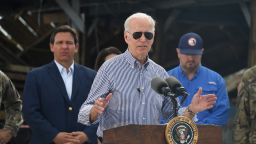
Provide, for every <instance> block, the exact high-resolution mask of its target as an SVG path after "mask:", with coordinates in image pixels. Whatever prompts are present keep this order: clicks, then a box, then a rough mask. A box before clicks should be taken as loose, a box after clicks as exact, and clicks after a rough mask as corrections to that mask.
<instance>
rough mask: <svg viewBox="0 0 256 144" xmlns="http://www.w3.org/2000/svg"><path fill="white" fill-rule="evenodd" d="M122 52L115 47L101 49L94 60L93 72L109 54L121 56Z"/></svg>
mask: <svg viewBox="0 0 256 144" xmlns="http://www.w3.org/2000/svg"><path fill="white" fill-rule="evenodd" d="M121 53H122V52H121V51H120V50H119V49H118V48H116V47H113V46H111V47H107V48H104V49H102V50H101V51H100V52H99V53H98V55H97V58H96V62H95V65H94V69H95V70H98V69H99V68H100V67H101V65H102V64H103V63H104V62H105V58H106V57H107V56H108V55H110V54H117V55H119V54H121Z"/></svg>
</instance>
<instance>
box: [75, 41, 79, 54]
mask: <svg viewBox="0 0 256 144" xmlns="http://www.w3.org/2000/svg"><path fill="white" fill-rule="evenodd" d="M78 49H79V44H78V43H77V44H76V48H75V53H77V52H78Z"/></svg>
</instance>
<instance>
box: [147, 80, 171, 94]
mask: <svg viewBox="0 0 256 144" xmlns="http://www.w3.org/2000/svg"><path fill="white" fill-rule="evenodd" d="M151 88H152V89H153V90H154V91H156V92H157V93H158V94H161V95H164V96H170V97H173V96H174V94H173V93H172V91H171V89H170V88H169V86H168V84H167V82H166V81H164V80H163V79H161V78H160V77H155V78H153V79H152V80H151Z"/></svg>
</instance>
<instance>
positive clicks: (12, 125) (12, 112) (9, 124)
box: [0, 71, 23, 144]
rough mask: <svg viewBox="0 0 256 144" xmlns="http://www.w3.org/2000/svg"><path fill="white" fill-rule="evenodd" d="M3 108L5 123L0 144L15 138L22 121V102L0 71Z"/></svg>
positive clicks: (0, 134) (0, 132)
mask: <svg viewBox="0 0 256 144" xmlns="http://www.w3.org/2000/svg"><path fill="white" fill-rule="evenodd" d="M2 104H3V106H4V108H5V110H4V111H5V123H4V124H3V128H2V129H0V144H6V143H7V142H9V141H10V139H11V138H12V137H14V136H16V134H17V131H18V129H19V127H20V125H21V124H22V122H23V119H22V113H21V108H22V102H21V99H20V95H19V94H18V92H17V91H16V89H15V87H14V85H13V83H12V82H11V80H10V79H9V78H8V77H7V76H6V75H5V74H4V73H3V72H2V71H0V106H1V105H2Z"/></svg>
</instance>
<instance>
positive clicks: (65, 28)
mask: <svg viewBox="0 0 256 144" xmlns="http://www.w3.org/2000/svg"><path fill="white" fill-rule="evenodd" d="M60 32H69V33H71V34H72V36H73V38H74V41H75V44H77V43H78V42H79V40H78V34H77V31H76V30H75V29H74V28H72V27H70V26H69V25H62V26H60V27H57V28H56V29H54V30H53V32H52V34H51V37H50V43H51V44H53V43H54V40H55V36H56V34H57V33H60Z"/></svg>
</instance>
